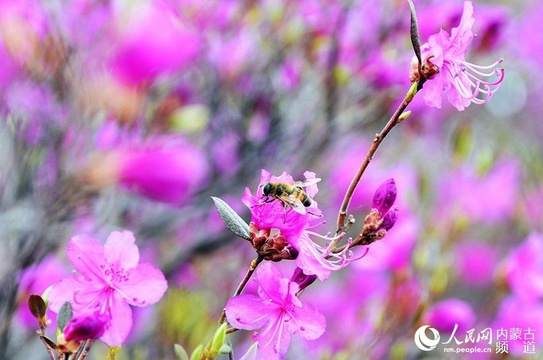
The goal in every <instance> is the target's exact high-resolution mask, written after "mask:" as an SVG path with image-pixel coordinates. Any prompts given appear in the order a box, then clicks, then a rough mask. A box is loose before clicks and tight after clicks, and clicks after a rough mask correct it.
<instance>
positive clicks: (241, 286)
mask: <svg viewBox="0 0 543 360" xmlns="http://www.w3.org/2000/svg"><path fill="white" fill-rule="evenodd" d="M262 260H264V258H262V257H261V256H259V257H257V258H256V259H254V260H253V261H251V265H250V266H249V269H247V273H246V274H245V276H244V277H243V279H242V280H241V282H240V283H239V285H238V288H237V289H236V292H235V293H234V295H232V297H234V296H238V295H239V294H241V292H242V291H243V289H245V286H246V285H247V283H248V282H249V280H250V279H251V277H252V276H253V274H254V272H255V270H256V267H257V266H258V265H259V264H260V263H261V262H262ZM225 318H226V308H225V309H223V310H222V313H221V317H220V318H219V321H218V323H219V325H221V324H222V323H223V322H224V319H225Z"/></svg>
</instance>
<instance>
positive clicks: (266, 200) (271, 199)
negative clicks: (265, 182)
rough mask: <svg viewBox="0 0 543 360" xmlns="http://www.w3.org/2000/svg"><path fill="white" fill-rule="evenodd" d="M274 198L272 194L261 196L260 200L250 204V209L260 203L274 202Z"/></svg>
mask: <svg viewBox="0 0 543 360" xmlns="http://www.w3.org/2000/svg"><path fill="white" fill-rule="evenodd" d="M274 200H275V198H274V197H273V196H263V197H262V200H261V201H260V202H259V203H258V204H256V205H253V206H251V209H252V208H255V207H257V206H260V205H264V204H269V203H271V202H274Z"/></svg>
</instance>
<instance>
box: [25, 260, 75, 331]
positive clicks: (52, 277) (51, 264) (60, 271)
mask: <svg viewBox="0 0 543 360" xmlns="http://www.w3.org/2000/svg"><path fill="white" fill-rule="evenodd" d="M68 274H69V272H68V269H67V268H66V266H65V265H64V264H63V263H62V262H61V261H60V260H58V259H57V258H56V257H55V256H52V255H49V256H47V257H45V258H44V259H43V260H42V261H41V262H40V263H39V264H35V265H32V266H30V267H28V268H26V269H23V270H22V271H21V273H20V274H19V298H20V299H21V303H20V306H19V308H18V309H17V318H18V319H19V321H20V322H21V324H22V325H23V326H24V327H25V328H30V329H36V328H37V326H38V322H37V320H36V318H35V317H34V315H32V314H31V313H30V310H29V309H28V298H29V297H30V295H31V294H38V295H42V294H43V293H44V292H45V290H46V289H47V288H48V287H49V286H50V285H51V284H52V283H54V282H57V281H60V280H62V279H64V278H65V277H66V276H68ZM47 319H49V320H51V323H53V324H54V323H55V322H56V316H55V314H53V313H51V312H50V311H48V312H47Z"/></svg>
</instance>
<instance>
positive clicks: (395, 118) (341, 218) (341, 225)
mask: <svg viewBox="0 0 543 360" xmlns="http://www.w3.org/2000/svg"><path fill="white" fill-rule="evenodd" d="M417 86H418V83H417V82H415V83H413V85H411V88H410V89H409V91H408V92H407V94H406V96H405V98H404V99H403V101H402V102H401V104H400V105H399V106H398V108H397V109H396V111H395V112H394V114H393V115H392V117H391V118H390V120H389V121H388V122H387V123H386V125H385V127H384V128H383V129H382V130H381V132H380V133H378V134H376V135H375V138H374V139H373V142H372V144H371V146H370V148H369V150H368V153H367V154H366V157H365V158H364V161H362V164H361V165H360V167H359V168H358V171H357V172H356V174H355V176H354V178H353V179H352V180H351V183H350V185H349V188H348V189H347V192H346V193H345V197H344V198H343V202H342V204H341V208H340V210H339V213H338V220H337V230H336V234H340V233H342V232H344V231H345V229H346V224H345V218H346V217H347V211H348V208H349V204H350V202H351V198H352V197H353V194H354V191H355V190H356V187H357V185H358V183H359V182H360V179H361V178H362V175H363V174H364V172H365V171H366V169H367V167H368V165H369V164H370V162H371V160H372V159H373V156H374V155H375V152H376V151H377V149H378V148H379V145H381V143H382V142H383V140H384V139H385V137H386V136H387V135H388V133H389V132H390V131H391V130H392V129H393V128H394V126H396V125H397V124H399V123H400V122H401V120H402V118H401V116H402V114H403V112H404V110H405V109H406V108H407V106H408V105H409V103H410V102H411V101H412V100H413V97H414V96H415V94H416V93H417Z"/></svg>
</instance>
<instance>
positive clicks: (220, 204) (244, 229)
mask: <svg viewBox="0 0 543 360" xmlns="http://www.w3.org/2000/svg"><path fill="white" fill-rule="evenodd" d="M211 199H213V202H214V203H215V206H216V207H217V210H219V215H220V217H221V219H222V221H223V222H224V224H225V225H226V227H227V228H228V229H230V231H232V232H233V233H234V234H236V235H237V236H239V237H240V238H242V239H245V240H249V241H251V238H250V237H249V225H247V223H246V222H245V221H243V219H242V218H241V217H240V216H239V215H238V214H237V213H236V212H235V211H234V209H232V208H231V207H230V205H228V204H227V203H226V202H225V201H224V200H222V199H220V198H218V197H214V196H212V197H211Z"/></svg>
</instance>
